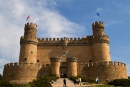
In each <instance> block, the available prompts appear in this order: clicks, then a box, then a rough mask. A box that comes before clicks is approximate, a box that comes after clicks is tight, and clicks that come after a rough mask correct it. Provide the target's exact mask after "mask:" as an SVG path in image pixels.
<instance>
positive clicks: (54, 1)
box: [0, 0, 130, 75]
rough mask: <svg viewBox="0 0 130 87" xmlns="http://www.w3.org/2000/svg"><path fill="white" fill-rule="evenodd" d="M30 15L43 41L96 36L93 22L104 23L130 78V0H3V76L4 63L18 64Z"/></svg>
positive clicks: (0, 1) (112, 47) (0, 44)
mask: <svg viewBox="0 0 130 87" xmlns="http://www.w3.org/2000/svg"><path fill="white" fill-rule="evenodd" d="M96 13H99V14H100V18H99V17H98V16H97V15H96ZM28 15H30V16H31V17H30V22H33V23H36V24H37V25H38V32H37V36H38V37H40V38H52V37H55V38H57V37H59V38H62V37H72V38H74V37H76V38H78V37H80V38H82V37H83V36H84V35H87V36H88V35H92V27H91V26H92V23H93V22H95V21H99V20H100V21H103V22H104V24H105V33H106V34H107V35H108V36H109V37H110V53H111V60H112V61H120V62H124V63H126V65H127V71H128V75H130V59H129V58H130V39H129V38H130V0H0V37H1V41H0V73H1V74H2V73H3V66H4V64H6V63H10V62H18V59H19V50H20V45H19V41H20V37H21V36H22V35H23V33H24V24H25V23H27V21H26V18H27V16H28Z"/></svg>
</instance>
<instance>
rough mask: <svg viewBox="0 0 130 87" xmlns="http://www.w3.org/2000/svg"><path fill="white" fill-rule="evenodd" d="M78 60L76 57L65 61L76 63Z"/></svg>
mask: <svg viewBox="0 0 130 87" xmlns="http://www.w3.org/2000/svg"><path fill="white" fill-rule="evenodd" d="M77 60H78V58H76V57H71V58H67V59H66V61H67V62H77Z"/></svg>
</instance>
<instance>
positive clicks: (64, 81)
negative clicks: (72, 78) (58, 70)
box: [63, 79, 66, 87]
mask: <svg viewBox="0 0 130 87" xmlns="http://www.w3.org/2000/svg"><path fill="white" fill-rule="evenodd" d="M63 83H64V85H63V87H64V86H65V87H66V79H64V80H63Z"/></svg>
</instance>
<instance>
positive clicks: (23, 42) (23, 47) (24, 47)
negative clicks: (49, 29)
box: [19, 23, 38, 63]
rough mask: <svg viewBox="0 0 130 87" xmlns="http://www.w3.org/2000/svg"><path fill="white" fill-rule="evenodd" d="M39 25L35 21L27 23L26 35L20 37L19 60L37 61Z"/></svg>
mask: <svg viewBox="0 0 130 87" xmlns="http://www.w3.org/2000/svg"><path fill="white" fill-rule="evenodd" d="M36 33H37V25H36V24H33V23H30V24H29V23H27V24H25V28H24V36H22V37H21V39H20V57H19V62H24V63H25V62H26V63H27V62H28V63H36V58H37V43H38V41H37V37H36Z"/></svg>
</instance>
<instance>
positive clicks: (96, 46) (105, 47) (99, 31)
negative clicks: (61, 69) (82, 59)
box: [92, 21, 111, 62]
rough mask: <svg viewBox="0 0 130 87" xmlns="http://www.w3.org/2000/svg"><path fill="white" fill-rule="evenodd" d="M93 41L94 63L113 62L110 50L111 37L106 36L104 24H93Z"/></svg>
mask: <svg viewBox="0 0 130 87" xmlns="http://www.w3.org/2000/svg"><path fill="white" fill-rule="evenodd" d="M92 30H93V40H92V55H93V62H99V61H111V60H110V50H109V37H108V36H107V35H105V32H104V23H103V22H101V21H100V22H95V23H93V24H92Z"/></svg>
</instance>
